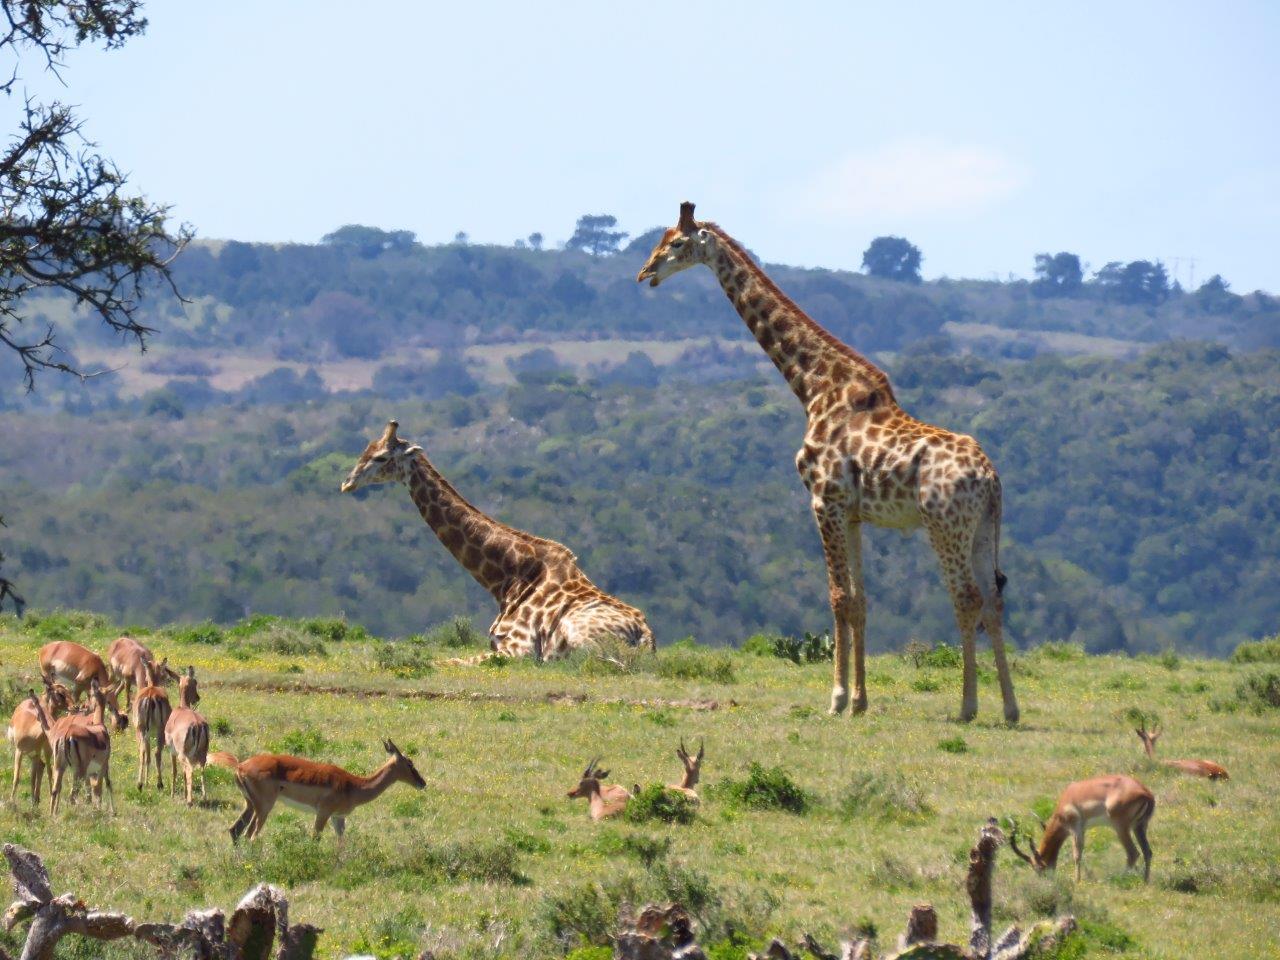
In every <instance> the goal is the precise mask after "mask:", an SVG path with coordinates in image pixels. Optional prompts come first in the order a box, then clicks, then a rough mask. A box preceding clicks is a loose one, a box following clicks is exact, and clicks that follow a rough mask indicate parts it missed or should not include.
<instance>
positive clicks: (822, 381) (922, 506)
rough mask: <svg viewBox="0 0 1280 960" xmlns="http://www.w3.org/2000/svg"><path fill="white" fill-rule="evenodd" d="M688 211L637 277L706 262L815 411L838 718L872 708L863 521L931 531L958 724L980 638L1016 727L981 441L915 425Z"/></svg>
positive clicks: (849, 354)
mask: <svg viewBox="0 0 1280 960" xmlns="http://www.w3.org/2000/svg"><path fill="white" fill-rule="evenodd" d="M693 214H694V205H693V204H692V203H690V202H688V201H685V202H684V203H682V204H681V205H680V218H679V220H678V221H677V223H676V225H675V226H674V227H672V228H671V229H669V230H667V231H666V232H665V233H664V234H663V235H662V238H661V239H660V240H659V241H658V243H657V244H656V246H655V247H654V249H653V252H652V253H651V254H650V255H649V259H648V261H646V263H645V265H644V267H643V268H642V269H641V270H640V273H639V275H638V276H637V277H636V280H637V281H638V282H641V283H643V282H645V281H648V282H649V285H650V286H651V287H656V286H658V285H659V284H660V283H662V282H663V281H664V280H666V279H667V278H669V277H672V276H674V275H675V274H677V273H679V272H680V271H682V270H687V269H688V268H690V267H693V266H696V265H698V264H704V265H706V266H707V267H709V268H710V269H711V271H712V272H713V273H714V274H715V275H716V277H717V279H719V281H720V285H721V287H722V288H723V289H724V292H725V294H726V296H728V298H729V300H730V302H732V304H733V306H734V309H736V310H737V311H738V314H739V315H740V316H741V317H742V319H743V321H744V322H745V323H746V325H747V328H748V329H749V330H750V331H751V333H752V334H753V335H754V336H755V338H756V341H757V342H758V343H759V344H760V346H761V348H762V349H763V350H764V352H765V353H766V354H767V355H768V357H769V359H770V360H771V361H772V362H773V364H774V366H776V367H777V368H778V371H779V372H780V373H781V374H782V376H783V378H784V379H785V380H786V381H787V385H788V386H790V387H791V390H792V392H793V393H794V394H795V395H796V397H797V398H798V399H799V400H800V403H801V404H802V405H803V406H804V408H805V415H806V418H807V420H808V424H807V427H806V429H805V435H804V443H803V445H802V446H801V448H800V451H799V453H797V454H796V469H797V470H798V471H799V473H800V478H801V480H802V481H803V482H804V485H805V487H806V488H807V489H808V490H809V494H810V497H811V507H812V510H813V515H814V519H815V520H816V521H817V524H818V531H819V533H820V535H821V537H822V549H823V554H824V556H825V559H826V565H827V588H828V596H829V600H830V604H831V611H832V616H833V619H834V621H835V638H836V643H835V664H834V674H835V676H834V682H833V685H832V694H831V711H832V713H840V712H842V711H843V710H844V709H845V708H846V707H848V706H849V705H850V687H849V680H850V678H849V667H850V662H849V661H850V653H851V652H852V659H853V664H852V666H853V690H852V706H853V710H854V712H855V713H860V712H862V711H864V710H865V709H866V707H867V688H866V666H865V658H866V653H865V640H866V616H867V602H866V595H865V592H864V589H863V579H862V532H861V531H862V526H861V525H862V524H863V523H870V524H873V525H875V526H880V527H890V528H895V529H899V530H902V531H903V532H906V533H909V532H911V531H913V530H916V529H918V528H920V527H924V528H925V530H926V531H927V533H928V535H929V542H930V544H931V546H932V547H933V550H934V553H936V554H937V557H938V562H939V564H940V565H941V567H942V575H943V579H944V580H945V581H946V584H947V588H948V590H949V591H950V593H951V600H952V605H953V607H954V608H955V616H956V624H957V626H958V627H959V630H960V637H961V641H962V644H963V650H964V657H963V659H964V682H963V688H962V694H961V704H960V718H961V719H962V720H971V719H972V718H973V717H974V716H975V715H976V714H977V712H978V686H977V683H978V679H977V677H978V667H977V658H976V653H975V634H976V632H977V630H978V629H982V630H984V631H985V632H986V634H987V636H988V637H989V638H990V640H991V648H992V651H993V652H994V654H995V661H996V671H997V673H998V674H999V678H1000V690H1001V694H1002V696H1003V699H1004V715H1005V719H1006V720H1008V721H1010V722H1016V721H1017V719H1018V704H1017V700H1016V698H1015V696H1014V692H1013V680H1012V677H1011V676H1010V672H1009V664H1008V660H1007V658H1006V656H1005V649H1004V634H1003V620H1004V600H1003V597H1002V592H1003V589H1004V583H1005V577H1004V574H1003V573H1001V572H1000V568H999V542H1000V512H1001V490H1000V477H999V475H998V474H997V473H996V469H995V467H994V466H993V465H992V463H991V461H990V459H988V457H987V455H986V454H985V453H984V452H983V451H982V448H981V447H980V446H979V445H978V442H977V441H976V440H975V439H974V438H973V437H969V436H965V435H963V434H957V433H952V432H951V431H948V430H943V429H942V428H940V427H935V426H932V425H930V424H927V423H922V422H921V421H919V420H917V419H915V418H914V417H912V416H911V415H909V414H908V413H907V412H906V411H905V410H903V409H902V407H900V406H899V405H898V401H897V398H896V397H895V396H894V392H893V387H892V385H891V384H890V383H889V377H888V375H886V374H885V372H884V371H883V370H881V369H880V368H879V367H877V366H876V365H875V364H874V363H872V362H871V361H870V360H868V359H867V358H866V357H864V356H862V355H861V354H859V353H857V352H855V351H854V350H853V349H851V348H850V347H848V346H846V345H845V344H843V343H841V342H840V341H839V340H838V339H836V337H834V336H833V335H832V334H831V333H830V332H828V331H827V330H826V329H824V328H823V327H822V326H821V325H820V324H818V323H817V322H815V321H814V320H812V319H811V318H810V317H809V316H808V315H807V314H805V312H804V311H803V310H801V309H800V308H799V307H798V306H796V304H795V303H794V302H792V301H791V299H790V298H789V297H787V295H786V294H784V293H783V292H782V291H781V290H780V289H779V288H778V286H777V285H776V284H775V283H774V282H773V280H771V279H770V278H769V276H768V275H767V274H766V273H765V272H764V270H762V269H761V268H760V266H759V265H758V264H757V263H756V262H755V261H754V260H753V259H752V257H751V256H750V254H748V253H747V251H746V250H745V249H744V248H743V247H742V246H741V245H740V244H739V243H738V242H737V241H736V240H734V239H733V238H732V237H730V236H729V235H728V234H727V233H725V231H724V230H722V229H721V228H720V227H719V226H717V225H716V224H714V223H711V222H709V221H697V220H695V219H694V216H693Z"/></svg>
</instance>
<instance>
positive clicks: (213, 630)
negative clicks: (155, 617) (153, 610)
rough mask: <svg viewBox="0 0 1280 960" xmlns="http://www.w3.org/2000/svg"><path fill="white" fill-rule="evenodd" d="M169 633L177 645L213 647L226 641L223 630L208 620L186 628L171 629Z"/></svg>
mask: <svg viewBox="0 0 1280 960" xmlns="http://www.w3.org/2000/svg"><path fill="white" fill-rule="evenodd" d="M168 633H169V637H170V639H172V640H173V641H174V642H175V643H198V644H204V645H205V646H211V647H214V646H217V645H218V644H220V643H222V642H223V640H225V639H226V637H225V635H224V634H223V632H222V630H221V629H219V628H218V627H217V626H215V625H214V624H212V623H210V622H209V621H208V620H206V621H205V622H204V623H196V624H192V625H191V626H186V627H171V628H169V631H168Z"/></svg>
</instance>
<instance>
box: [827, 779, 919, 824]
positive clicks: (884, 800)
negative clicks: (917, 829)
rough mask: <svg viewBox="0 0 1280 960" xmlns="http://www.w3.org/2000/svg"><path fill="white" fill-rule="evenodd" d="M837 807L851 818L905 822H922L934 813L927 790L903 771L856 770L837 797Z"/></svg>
mask: <svg viewBox="0 0 1280 960" xmlns="http://www.w3.org/2000/svg"><path fill="white" fill-rule="evenodd" d="M837 807H838V809H839V810H840V813H841V815H842V816H844V817H847V818H848V819H851V820H854V819H863V818H870V819H873V820H889V821H898V822H901V823H911V822H918V821H923V820H925V819H928V818H929V817H931V816H932V815H933V812H934V811H933V807H932V806H931V805H930V804H929V800H928V798H927V797H926V796H925V794H924V791H923V790H921V789H920V788H919V787H918V786H916V785H915V784H913V783H911V782H910V781H908V780H907V779H906V778H905V777H904V776H903V775H902V774H900V773H897V772H894V773H877V772H875V771H871V770H864V771H861V772H859V773H855V774H854V775H853V777H852V779H851V780H850V781H849V785H848V786H847V787H845V789H844V790H843V791H842V792H841V793H840V795H839V797H838V798H837Z"/></svg>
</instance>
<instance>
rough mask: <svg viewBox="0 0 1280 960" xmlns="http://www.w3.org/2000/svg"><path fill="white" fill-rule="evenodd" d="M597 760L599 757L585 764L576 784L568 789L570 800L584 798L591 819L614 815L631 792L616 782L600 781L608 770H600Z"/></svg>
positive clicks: (607, 773) (623, 808)
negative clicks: (604, 782)
mask: <svg viewBox="0 0 1280 960" xmlns="http://www.w3.org/2000/svg"><path fill="white" fill-rule="evenodd" d="M599 760H600V758H599V757H596V759H595V760H592V761H591V762H590V763H588V764H587V769H585V770H583V771H582V777H581V778H580V779H579V780H578V785H577V786H576V787H574V788H573V789H572V790H570V791H569V799H571V800H576V799H578V798H580V797H585V798H586V800H587V804H588V807H589V808H590V810H591V819H592V820H604V819H605V818H606V817H616V816H617V815H618V814H620V813H621V812H622V811H623V810H625V809H626V806H627V801H628V800H630V799H631V793H630V791H628V790H627V788H626V787H623V786H620V785H619V784H616V783H610V784H602V783H601V781H602V780H604V778H605V777H607V776H609V771H608V770H601V769H600V768H599V767H597V766H596V764H597V763H598V762H599Z"/></svg>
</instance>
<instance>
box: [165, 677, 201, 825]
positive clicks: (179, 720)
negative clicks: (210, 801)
mask: <svg viewBox="0 0 1280 960" xmlns="http://www.w3.org/2000/svg"><path fill="white" fill-rule="evenodd" d="M199 702H200V694H199V693H198V692H197V691H196V669H195V667H187V675H186V676H185V677H183V678H182V679H181V680H179V681H178V709H177V710H175V711H173V713H171V714H170V715H169V722H168V723H166V724H165V727H164V742H165V744H166V745H167V746H168V747H169V749H170V750H172V751H173V769H172V771H171V776H170V778H169V793H171V794H172V793H173V791H174V789H175V787H174V785H175V784H176V783H177V782H178V761H182V772H183V774H184V775H185V776H186V780H187V806H188V807H189V806H191V803H192V795H191V780H192V776H193V774H194V768H195V767H199V768H200V799H201V800H203V799H204V797H205V792H204V767H205V763H206V762H207V761H208V757H209V724H208V723H207V722H206V721H205V719H204V717H202V716H200V714H198V713H196V704H197V703H199Z"/></svg>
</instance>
